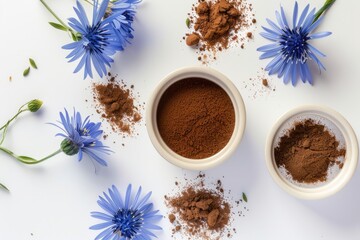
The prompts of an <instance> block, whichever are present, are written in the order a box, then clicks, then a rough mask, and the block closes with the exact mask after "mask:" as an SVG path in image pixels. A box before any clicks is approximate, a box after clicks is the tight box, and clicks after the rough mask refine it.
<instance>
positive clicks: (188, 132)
mask: <svg viewBox="0 0 360 240" xmlns="http://www.w3.org/2000/svg"><path fill="white" fill-rule="evenodd" d="M234 125H235V111H234V106H233V104H232V101H231V99H230V97H229V96H228V95H227V93H226V92H225V91H224V90H223V89H222V88H221V87H220V86H218V85H217V84H215V83H213V82H211V81H209V80H206V79H202V78H188V79H183V80H180V81H178V82H176V83H174V84H173V85H171V86H170V87H169V88H168V89H167V90H166V91H165V92H164V94H163V96H162V97H161V99H160V102H159V105H158V109H157V126H158V129H159V132H160V135H161V137H162V139H163V140H164V142H165V143H166V144H167V145H168V146H169V147H170V148H171V149H172V150H173V151H174V152H176V153H178V154H179V155H182V156H184V157H186V158H191V159H203V158H207V157H210V156H212V155H214V154H216V153H217V152H219V151H220V150H221V149H223V148H224V147H225V145H226V144H227V143H228V142H229V140H230V138H231V136H232V134H233V131H234Z"/></svg>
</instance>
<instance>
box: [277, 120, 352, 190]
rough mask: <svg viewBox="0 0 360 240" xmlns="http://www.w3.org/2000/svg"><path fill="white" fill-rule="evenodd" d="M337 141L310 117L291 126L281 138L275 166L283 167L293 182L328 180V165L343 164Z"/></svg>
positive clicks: (343, 153)
mask: <svg viewBox="0 0 360 240" xmlns="http://www.w3.org/2000/svg"><path fill="white" fill-rule="evenodd" d="M338 147H339V141H337V140H336V138H335V136H333V135H332V134H331V133H330V132H329V131H328V130H326V129H325V126H324V125H321V124H319V123H316V122H315V121H314V120H312V119H307V120H305V121H302V122H298V123H295V126H294V128H293V129H291V130H289V132H288V134H286V135H284V136H283V137H281V139H280V143H279V146H277V147H276V148H275V153H274V154H275V161H276V164H277V166H278V167H281V166H284V167H285V169H286V170H287V171H288V173H289V174H290V175H291V176H292V178H293V179H294V180H295V181H298V182H300V183H316V182H323V181H326V180H327V174H328V169H329V167H331V166H333V165H334V164H338V165H339V167H340V168H341V166H342V163H341V162H340V161H339V160H338V158H339V157H345V154H346V150H345V149H344V148H341V149H338Z"/></svg>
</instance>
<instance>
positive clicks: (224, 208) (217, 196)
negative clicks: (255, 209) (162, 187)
mask: <svg viewBox="0 0 360 240" xmlns="http://www.w3.org/2000/svg"><path fill="white" fill-rule="evenodd" d="M183 180H185V182H184V183H182V182H178V181H176V182H175V186H176V189H174V190H175V191H176V193H175V194H171V195H165V203H166V205H167V207H168V208H169V212H168V215H167V217H168V220H169V222H170V223H171V224H172V226H173V228H172V236H171V238H172V239H178V237H180V239H199V240H200V239H204V240H219V239H229V238H232V237H233V235H234V234H236V232H237V231H236V228H235V224H234V217H235V215H237V214H239V217H240V216H245V215H244V213H245V212H248V211H249V210H248V208H247V207H246V206H243V210H240V209H239V207H240V202H242V200H240V201H235V202H234V201H233V200H232V199H230V198H229V197H227V196H225V194H226V193H227V194H230V193H231V191H230V190H228V191H225V190H224V188H223V185H222V181H221V180H220V179H218V180H217V181H215V182H213V181H211V182H205V181H206V178H205V174H202V173H201V172H200V173H199V175H198V176H197V177H196V178H195V179H192V178H187V177H186V176H184V178H183ZM243 204H245V203H243V202H242V203H241V205H243ZM245 205H246V204H245ZM237 209H239V212H238V213H236V212H235V211H236V210H237Z"/></svg>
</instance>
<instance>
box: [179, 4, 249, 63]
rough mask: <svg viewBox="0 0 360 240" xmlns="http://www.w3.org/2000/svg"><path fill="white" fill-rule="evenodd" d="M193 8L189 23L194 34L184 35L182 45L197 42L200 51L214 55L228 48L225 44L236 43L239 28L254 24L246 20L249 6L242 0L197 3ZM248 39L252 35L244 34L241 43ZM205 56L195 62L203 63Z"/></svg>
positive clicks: (190, 44)
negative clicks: (184, 38) (184, 39)
mask: <svg viewBox="0 0 360 240" xmlns="http://www.w3.org/2000/svg"><path fill="white" fill-rule="evenodd" d="M193 9H194V12H195V13H193V14H192V15H191V16H190V20H189V21H190V23H192V25H193V26H194V29H193V30H194V31H193V32H192V33H190V34H187V36H186V44H187V45H188V46H194V45H198V44H199V43H200V44H199V50H200V52H203V51H205V50H208V51H211V52H212V53H213V54H214V55H215V53H216V52H217V51H222V50H223V49H226V48H228V46H229V42H235V41H237V42H238V41H239V36H238V35H237V33H238V31H239V29H241V28H246V27H248V26H250V25H252V24H255V23H256V19H255V18H253V19H251V20H250V18H251V17H252V16H251V14H250V12H251V10H252V5H247V4H246V2H245V0H240V1H239V0H216V1H213V0H207V1H203V0H199V1H198V3H197V4H196V5H195V6H194V8H193ZM252 38H253V34H252V32H249V31H247V33H246V35H244V36H243V37H242V40H243V41H244V40H245V39H247V40H248V39H252ZM243 46H244V45H243V44H242V48H243ZM207 57H208V56H207V55H206V54H203V55H202V57H201V56H199V60H201V61H206V59H205V58H207ZM214 58H216V57H215V56H214Z"/></svg>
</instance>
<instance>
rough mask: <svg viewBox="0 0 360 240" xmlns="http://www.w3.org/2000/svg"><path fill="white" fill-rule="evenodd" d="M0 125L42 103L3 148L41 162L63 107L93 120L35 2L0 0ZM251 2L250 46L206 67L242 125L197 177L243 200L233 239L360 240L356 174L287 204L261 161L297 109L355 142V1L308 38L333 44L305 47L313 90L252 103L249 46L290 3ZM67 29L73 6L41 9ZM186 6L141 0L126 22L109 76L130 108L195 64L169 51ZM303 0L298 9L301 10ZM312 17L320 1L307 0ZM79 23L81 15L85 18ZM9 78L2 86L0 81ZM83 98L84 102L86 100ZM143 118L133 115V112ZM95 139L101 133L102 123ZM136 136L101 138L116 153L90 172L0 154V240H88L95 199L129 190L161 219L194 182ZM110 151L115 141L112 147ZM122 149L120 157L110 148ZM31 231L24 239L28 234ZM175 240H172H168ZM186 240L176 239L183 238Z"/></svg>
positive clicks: (285, 89)
mask: <svg viewBox="0 0 360 240" xmlns="http://www.w3.org/2000/svg"><path fill="white" fill-rule="evenodd" d="M0 1H1V4H0V29H1V38H0V56H1V57H0V109H1V113H0V122H1V125H2V124H3V123H4V122H5V121H6V120H7V119H8V118H9V117H10V116H12V115H13V114H14V112H15V111H16V109H17V108H18V107H19V106H20V105H22V104H23V103H25V102H27V101H28V100H30V99H33V98H40V99H42V100H43V101H44V108H43V110H42V111H41V113H40V114H35V115H34V114H31V113H26V114H24V115H22V117H21V118H19V119H18V120H17V121H16V128H10V129H9V130H10V131H9V133H8V137H7V139H6V141H5V143H4V146H7V147H9V148H11V149H14V150H16V152H19V153H21V154H25V155H30V156H34V157H42V156H43V155H46V154H48V153H50V152H52V151H55V150H56V149H57V148H58V147H59V144H60V141H61V139H60V138H55V137H54V135H55V133H57V130H56V129H55V128H54V127H52V126H50V125H46V124H45V123H47V122H54V121H55V120H57V119H58V118H59V117H58V113H59V111H62V109H63V108H64V107H66V108H68V109H72V107H76V109H77V110H79V111H80V112H81V113H82V114H83V115H88V114H92V120H94V121H99V120H100V118H99V115H98V114H96V112H95V109H94V107H93V105H94V104H93V102H92V91H91V85H92V83H94V82H100V81H104V80H101V79H99V78H95V79H94V80H90V79H86V80H82V73H79V74H73V73H72V72H73V70H74V69H75V67H76V64H74V63H67V62H66V60H65V56H66V55H67V54H68V52H66V51H65V50H62V49H61V46H62V45H64V44H66V43H68V42H69V41H70V39H69V38H68V36H67V35H66V34H64V33H63V32H61V31H57V30H55V29H53V28H51V27H50V26H49V25H48V23H47V22H48V21H54V19H53V18H52V16H51V15H50V14H49V13H48V12H47V11H46V10H45V8H44V7H43V6H42V5H41V4H40V2H39V1H37V0H26V1H25V0H18V1H6V0H0ZM248 1H249V2H251V3H253V7H254V12H255V14H256V19H257V20H258V25H257V26H258V27H257V30H256V31H255V32H254V33H255V39H254V40H253V41H251V42H250V43H248V44H246V45H245V49H244V50H241V49H240V48H231V49H229V50H227V51H225V52H222V53H220V54H219V55H218V60H217V61H216V62H213V63H211V64H210V66H211V67H213V68H215V69H217V70H220V71H221V72H222V73H224V74H225V75H227V76H228V77H229V78H230V79H231V80H232V81H233V82H234V83H235V85H236V86H237V87H238V89H239V91H240V93H241V94H242V95H243V98H244V101H245V105H246V108H247V127H246V131H245V135H244V138H243V140H242V142H241V144H240V146H239V147H238V150H237V151H236V153H235V154H234V155H233V156H232V157H231V159H229V160H228V161H227V162H226V163H224V164H223V165H221V166H219V167H216V168H215V169H212V170H209V171H206V172H205V173H206V175H207V176H208V177H209V178H210V179H214V180H216V179H217V178H220V177H222V176H225V178H224V179H223V183H224V188H225V189H226V190H229V189H231V191H232V195H233V197H235V198H237V197H239V196H240V195H241V192H243V191H244V192H246V193H247V195H248V198H249V203H248V204H247V207H249V208H250V211H249V212H248V213H247V214H246V216H245V217H243V218H240V219H237V220H236V221H235V225H236V226H235V227H236V228H237V232H238V233H237V234H236V235H235V236H234V238H233V239H293V240H295V239H299V240H300V239H308V240H317V239H326V240H338V239H347V240H357V239H360V173H359V169H357V171H356V173H355V176H354V177H353V178H352V180H351V181H350V182H349V184H348V185H347V186H346V187H345V188H344V189H343V190H342V191H341V192H339V193H337V194H336V195H335V196H332V197H330V198H327V199H324V200H319V201H303V200H298V199H295V198H294V197H292V196H290V195H288V194H287V193H285V192H284V191H283V190H281V189H280V188H279V187H278V186H277V185H276V184H275V183H274V181H273V180H272V179H271V177H270V175H269V174H268V172H267V169H266V166H265V161H264V146H265V139H266V136H267V133H268V132H269V130H270V128H271V126H272V125H273V124H274V122H275V121H276V119H277V118H278V117H279V116H280V115H281V114H283V113H284V112H286V111H288V110H290V109H292V108H294V107H296V106H299V105H302V104H323V105H327V106H329V107H332V108H333V109H335V110H338V111H339V112H340V113H341V114H343V115H344V117H345V118H347V119H348V121H349V122H350V124H352V126H353V128H354V130H355V132H356V133H357V134H360V113H359V111H360V110H359V108H358V106H357V105H358V103H359V101H360V95H359V89H360V81H359V75H360V74H359V73H360V67H359V60H358V56H360V48H359V47H358V40H359V38H360V32H359V31H360V28H359V27H358V26H357V25H358V23H359V22H360V16H359V15H358V9H359V8H360V2H359V1H351V3H350V1H337V2H336V4H335V5H334V6H333V7H332V9H331V10H330V12H328V14H327V16H326V19H325V21H324V22H323V23H322V25H321V26H320V29H319V30H329V31H332V32H333V35H331V36H330V37H328V38H326V39H321V40H318V41H316V43H315V45H316V46H318V47H319V48H320V49H321V50H322V51H323V52H325V53H326V54H327V58H326V59H324V60H323V63H324V64H325V66H326V67H327V72H323V73H322V75H321V76H320V75H318V74H315V76H316V77H315V85H314V86H310V85H304V84H302V83H299V84H298V86H297V87H296V88H294V87H292V86H291V85H287V86H284V85H283V84H282V81H281V80H278V79H277V78H276V77H273V78H271V80H270V84H271V85H272V86H275V88H276V91H275V92H266V91H265V92H264V93H262V94H259V95H258V96H257V97H255V98H254V97H253V94H254V93H255V92H256V91H257V90H261V89H262V88H261V86H260V85H261V84H258V86H257V87H253V88H252V89H250V88H249V87H247V88H245V86H247V85H249V82H250V80H249V78H256V76H257V75H258V74H257V72H258V71H259V70H260V68H261V67H264V66H265V65H266V62H267V61H260V60H258V57H259V53H258V52H256V48H257V47H259V46H261V45H263V44H265V43H266V41H265V40H264V39H262V38H261V37H260V36H259V35H258V33H259V31H260V26H261V25H263V24H265V18H266V17H269V18H271V19H274V17H275V14H274V12H275V10H277V9H279V7H280V3H281V4H282V5H283V6H284V8H285V9H286V12H287V13H288V15H289V16H290V15H291V14H292V8H293V1H288V0H283V1H279V0H276V1H266V0H257V1H256V0H248ZM47 2H48V4H49V5H50V6H52V8H53V9H54V10H55V11H56V12H57V13H58V14H59V15H60V17H62V18H63V19H66V18H68V17H71V16H74V15H75V14H74V12H73V10H72V6H73V5H74V4H75V1H72V0H66V1H54V0H48V1H47ZM194 2H195V1H194V0H172V1H166V0H144V1H143V3H141V5H140V6H139V8H138V14H137V19H136V22H135V24H134V28H135V40H134V41H133V44H132V45H130V46H129V47H128V48H127V49H126V51H125V52H123V53H121V54H119V55H117V56H116V57H115V58H116V63H115V64H114V66H113V68H112V69H111V72H112V73H114V74H118V75H119V78H122V79H124V81H125V82H126V83H128V84H134V85H135V91H137V92H139V94H140V98H138V100H139V102H144V101H146V100H147V99H148V97H149V96H150V94H151V91H152V89H153V88H154V87H155V85H156V84H157V82H158V81H159V80H160V79H161V78H162V77H164V76H165V75H166V74H167V73H169V72H171V71H172V70H175V69H177V68H179V67H183V66H188V65H199V64H200V63H199V62H198V61H197V55H196V54H195V53H194V51H193V50H192V49H191V48H188V47H186V46H185V45H184V43H183V42H180V40H181V39H182V37H183V35H184V33H186V32H187V28H186V26H185V23H184V22H185V19H186V16H187V15H186V14H187V13H188V12H189V11H190V9H191V5H192V4H193V3H194ZM307 2H308V1H303V0H302V1H299V3H300V8H301V9H302V8H303V7H304V6H305V4H306V3H307ZM311 2H312V6H316V7H318V8H319V7H320V6H321V5H322V3H323V0H316V1H311ZM89 13H90V12H89ZM29 57H32V58H34V59H35V60H36V62H37V64H38V67H39V69H38V70H36V71H34V70H33V69H32V70H31V73H30V75H29V76H28V77H27V78H23V77H22V72H23V70H24V69H25V68H26V67H27V65H28V62H27V61H28V60H27V59H28V58H29ZM9 76H12V81H11V82H10V81H9V80H8V78H9ZM85 99H87V100H89V101H88V102H85ZM143 116H144V113H143ZM103 127H104V130H105V132H107V133H109V132H110V128H109V126H108V124H107V123H106V122H105V123H104V124H103ZM137 131H138V133H139V136H137V137H134V138H126V139H125V140H123V139H122V138H121V136H119V135H117V134H110V136H109V138H108V139H107V141H106V142H105V143H106V144H107V145H109V146H110V147H111V148H112V149H113V150H114V151H115V152H116V153H115V154H114V155H112V156H111V157H110V158H109V161H108V162H109V167H108V168H101V169H99V171H98V173H97V174H94V169H93V167H92V165H91V163H90V162H89V161H87V160H86V159H85V161H82V162H80V163H78V162H77V160H76V159H75V158H72V157H68V156H65V155H63V154H62V155H61V154H60V155H58V156H56V157H55V158H53V159H50V160H48V161H47V162H44V163H43V164H41V165H38V166H24V165H22V164H19V163H17V162H16V161H15V160H13V159H11V158H9V157H7V156H6V155H4V154H3V153H0V181H1V182H2V183H4V184H6V185H7V186H8V187H9V188H10V189H11V193H10V194H9V193H7V192H4V191H0V239H8V240H12V239H14V240H15V239H16V240H28V239H30V240H31V239H36V240H49V239H51V240H82V239H94V237H95V236H96V235H97V233H98V232H95V231H91V230H89V229H88V228H89V226H91V225H93V224H94V223H96V222H97V221H96V220H95V219H92V218H91V217H90V211H94V210H100V208H99V207H98V206H97V203H96V200H97V198H98V195H99V194H101V192H102V191H105V190H106V189H107V188H108V187H110V186H111V184H116V185H117V186H118V187H119V189H120V190H122V191H124V190H125V187H126V186H127V184H128V183H133V185H134V186H135V187H137V186H139V185H142V186H143V188H144V190H145V191H151V190H152V191H153V197H152V200H153V201H154V203H155V206H156V208H158V209H160V210H161V213H162V214H166V211H167V209H166V207H165V205H164V203H163V196H164V195H165V194H168V193H171V190H172V189H173V188H174V181H175V180H177V179H182V178H183V176H184V174H186V175H187V176H195V175H196V174H197V173H196V172H190V171H185V170H182V169H179V168H177V167H175V166H172V165H170V164H169V163H167V162H166V161H165V160H163V159H162V158H161V157H160V155H159V154H158V153H157V152H156V151H155V149H154V148H153V146H152V145H151V142H150V140H149V138H148V136H147V133H146V128H145V124H144V122H142V124H141V125H140V126H138V128H137ZM113 141H115V142H116V143H115V144H113ZM121 143H125V147H122V146H121ZM160 225H161V226H162V227H163V228H164V230H163V231H162V232H159V233H158V236H159V239H161V240H165V239H171V227H170V225H169V224H168V221H167V220H166V219H164V220H163V221H161V222H160ZM31 233H32V234H33V235H31ZM177 239H181V237H178V238H177ZM184 239H185V238H184Z"/></svg>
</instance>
